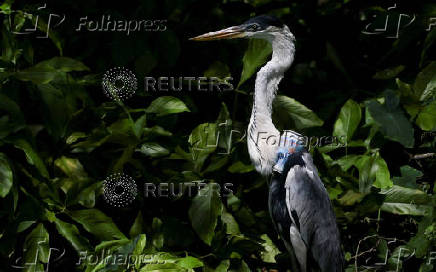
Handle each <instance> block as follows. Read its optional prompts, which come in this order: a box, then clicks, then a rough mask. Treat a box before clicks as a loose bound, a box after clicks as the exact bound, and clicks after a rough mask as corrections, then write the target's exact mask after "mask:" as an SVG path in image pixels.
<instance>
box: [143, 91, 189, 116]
mask: <svg viewBox="0 0 436 272" xmlns="http://www.w3.org/2000/svg"><path fill="white" fill-rule="evenodd" d="M145 111H146V112H147V113H156V114H157V116H165V115H168V114H174V113H180V112H185V111H186V112H189V111H190V110H189V109H188V107H187V106H186V105H185V103H184V102H183V101H182V100H180V99H178V98H176V97H173V96H161V97H158V98H157V99H155V100H154V101H153V102H151V104H150V106H148V108H147V109H146V110H145Z"/></svg>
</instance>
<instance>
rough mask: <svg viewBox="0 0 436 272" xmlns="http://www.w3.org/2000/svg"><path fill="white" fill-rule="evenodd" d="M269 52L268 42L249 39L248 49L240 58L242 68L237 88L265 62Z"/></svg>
mask: <svg viewBox="0 0 436 272" xmlns="http://www.w3.org/2000/svg"><path fill="white" fill-rule="evenodd" d="M271 52H272V47H271V44H270V43H269V42H268V41H265V40H261V39H250V40H249V41H248V48H247V50H246V51H245V54H244V57H243V58H242V63H243V68H242V74H241V79H240V80H239V83H238V87H237V88H239V87H240V86H241V85H242V84H243V83H244V82H245V81H247V80H248V79H249V78H250V77H251V76H252V75H253V74H254V73H255V72H256V70H257V68H259V67H260V66H261V65H263V64H264V63H265V62H266V61H267V59H268V57H269V56H270V55H271Z"/></svg>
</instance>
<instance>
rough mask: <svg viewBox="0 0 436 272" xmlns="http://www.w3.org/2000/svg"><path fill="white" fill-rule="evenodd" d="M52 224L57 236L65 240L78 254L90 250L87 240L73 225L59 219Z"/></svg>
mask: <svg viewBox="0 0 436 272" xmlns="http://www.w3.org/2000/svg"><path fill="white" fill-rule="evenodd" d="M54 223H55V225H56V229H57V230H58V232H59V234H60V235H62V236H63V237H64V238H65V239H67V240H68V242H70V243H71V245H72V246H73V248H74V249H75V250H76V251H77V252H78V253H80V252H84V251H91V250H92V247H91V245H90V244H89V241H88V239H86V238H85V237H84V236H83V235H82V234H81V233H80V232H79V230H78V229H77V227H76V226H75V225H73V224H70V223H67V222H64V221H62V220H60V219H59V218H56V219H55V221H54Z"/></svg>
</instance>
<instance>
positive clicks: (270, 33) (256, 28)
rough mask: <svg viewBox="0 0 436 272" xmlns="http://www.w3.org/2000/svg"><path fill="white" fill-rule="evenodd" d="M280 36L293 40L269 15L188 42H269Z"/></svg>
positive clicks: (275, 19) (285, 27)
mask: <svg viewBox="0 0 436 272" xmlns="http://www.w3.org/2000/svg"><path fill="white" fill-rule="evenodd" d="M282 35H286V36H291V37H292V38H293V36H292V34H291V32H290V31H289V28H288V27H287V26H286V25H285V24H283V23H282V22H281V21H280V20H279V19H277V18H276V17H273V16H270V15H261V16H257V17H254V18H251V19H249V20H248V21H246V22H244V23H243V24H241V25H238V26H232V27H228V28H225V29H222V30H219V31H215V32H209V33H206V34H203V35H200V36H197V37H194V38H190V40H193V41H211V40H220V39H234V38H258V39H264V40H269V41H271V40H273V39H274V37H277V36H282Z"/></svg>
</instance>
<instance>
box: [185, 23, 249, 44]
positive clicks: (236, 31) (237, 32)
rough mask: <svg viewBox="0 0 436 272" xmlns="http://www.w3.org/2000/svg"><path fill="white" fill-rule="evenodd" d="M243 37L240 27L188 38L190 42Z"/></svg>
mask: <svg viewBox="0 0 436 272" xmlns="http://www.w3.org/2000/svg"><path fill="white" fill-rule="evenodd" d="M242 37H245V33H244V30H243V28H242V27H240V26H232V27H229V28H226V29H223V30H219V31H215V32H209V33H206V34H203V35H200V36H197V37H194V38H190V39H189V40H192V41H212V40H221V39H234V38H242Z"/></svg>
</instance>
